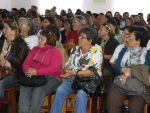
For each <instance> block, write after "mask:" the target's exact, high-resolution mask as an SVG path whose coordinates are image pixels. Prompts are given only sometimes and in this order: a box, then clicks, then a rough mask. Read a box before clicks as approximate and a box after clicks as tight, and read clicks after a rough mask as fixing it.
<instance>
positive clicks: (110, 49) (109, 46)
mask: <svg viewBox="0 0 150 113" xmlns="http://www.w3.org/2000/svg"><path fill="white" fill-rule="evenodd" d="M101 40H102V39H101V38H98V39H97V40H96V44H98V45H100V43H101ZM118 45H119V42H118V41H117V40H116V39H115V38H114V36H111V37H110V38H109V40H108V41H107V43H106V44H105V46H104V54H105V55H113V53H114V51H115V49H116V47H117V46H118ZM104 69H107V70H109V71H110V72H111V73H112V74H113V73H114V70H113V68H112V67H111V65H110V63H109V60H107V59H104Z"/></svg>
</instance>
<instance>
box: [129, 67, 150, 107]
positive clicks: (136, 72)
mask: <svg viewBox="0 0 150 113" xmlns="http://www.w3.org/2000/svg"><path fill="white" fill-rule="evenodd" d="M148 68H149V67H148V66H146V65H144V64H140V65H131V69H132V76H134V77H135V78H137V79H139V80H140V81H142V82H143V83H144V84H145V85H146V90H145V92H143V93H142V94H140V95H141V96H142V97H143V98H144V100H145V102H146V103H147V104H149V105H150V75H149V72H148Z"/></svg>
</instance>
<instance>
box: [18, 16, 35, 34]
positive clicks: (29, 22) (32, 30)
mask: <svg viewBox="0 0 150 113" xmlns="http://www.w3.org/2000/svg"><path fill="white" fill-rule="evenodd" d="M19 21H24V22H25V24H26V25H27V26H29V27H30V29H29V30H28V35H29V36H30V35H35V34H36V32H37V28H36V25H35V23H34V21H33V20H32V19H31V18H28V17H20V18H19Z"/></svg>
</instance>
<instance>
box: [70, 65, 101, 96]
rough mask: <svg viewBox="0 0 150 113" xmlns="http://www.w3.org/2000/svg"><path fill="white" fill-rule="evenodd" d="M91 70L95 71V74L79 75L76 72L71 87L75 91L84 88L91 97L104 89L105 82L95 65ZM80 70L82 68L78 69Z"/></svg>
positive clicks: (99, 93) (98, 94)
mask: <svg viewBox="0 0 150 113" xmlns="http://www.w3.org/2000/svg"><path fill="white" fill-rule="evenodd" d="M89 70H91V71H92V72H94V73H95V75H94V76H89V77H79V76H78V74H76V76H75V78H74V80H73V83H72V84H71V87H72V89H73V91H74V92H77V91H78V90H80V89H83V90H84V91H85V92H86V94H87V95H88V96H89V97H91V98H96V97H98V96H100V95H101V93H102V92H103V91H104V90H103V82H102V79H101V77H100V76H99V74H98V73H97V70H96V69H95V68H94V67H89ZM79 71H80V70H78V72H79ZM78 72H77V73H78Z"/></svg>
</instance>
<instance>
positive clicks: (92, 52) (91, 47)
mask: <svg viewBox="0 0 150 113" xmlns="http://www.w3.org/2000/svg"><path fill="white" fill-rule="evenodd" d="M96 38H97V31H96V30H95V29H94V28H83V29H82V30H81V34H80V36H79V46H76V47H75V48H73V49H72V50H71V53H70V57H69V59H68V61H67V62H66V65H65V73H64V74H63V75H61V76H62V77H63V78H66V80H65V81H64V82H63V83H62V84H61V85H60V86H59V87H58V88H57V90H56V94H55V98H54V102H53V105H52V108H51V111H50V113H60V112H61V109H62V106H63V102H64V99H65V97H66V96H67V95H68V94H70V93H72V92H73V89H72V87H71V84H72V82H73V79H74V76H75V75H76V73H77V70H78V69H80V70H82V71H79V72H78V75H79V76H84V77H85V76H93V72H91V71H90V70H88V67H89V66H93V67H95V68H96V69H97V70H98V73H99V74H100V75H101V72H100V67H101V62H102V54H101V49H99V48H98V47H97V46H95V40H96ZM87 99H88V96H87V94H86V93H85V91H84V90H78V91H77V95H76V107H75V112H76V113H86V106H87Z"/></svg>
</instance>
